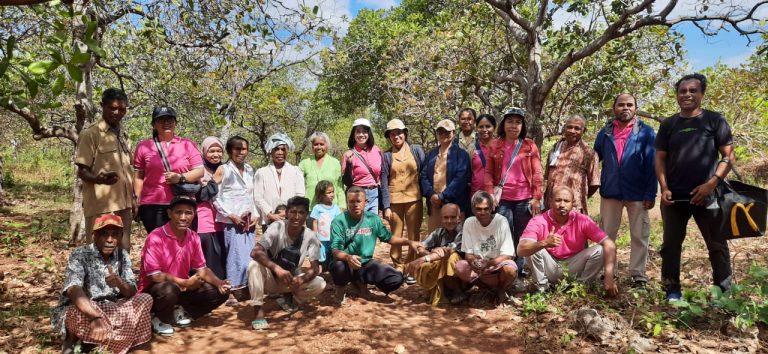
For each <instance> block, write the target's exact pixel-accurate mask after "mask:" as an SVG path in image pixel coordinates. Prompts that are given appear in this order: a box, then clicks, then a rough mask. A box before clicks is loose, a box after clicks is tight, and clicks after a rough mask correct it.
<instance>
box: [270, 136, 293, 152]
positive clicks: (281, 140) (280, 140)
mask: <svg viewBox="0 0 768 354" xmlns="http://www.w3.org/2000/svg"><path fill="white" fill-rule="evenodd" d="M280 145H288V151H291V150H293V149H294V146H293V141H291V138H289V137H288V135H287V134H285V133H275V134H272V136H270V137H269V139H267V142H266V143H265V144H264V150H265V151H266V152H267V154H271V153H272V150H274V149H275V148H276V147H278V146H280Z"/></svg>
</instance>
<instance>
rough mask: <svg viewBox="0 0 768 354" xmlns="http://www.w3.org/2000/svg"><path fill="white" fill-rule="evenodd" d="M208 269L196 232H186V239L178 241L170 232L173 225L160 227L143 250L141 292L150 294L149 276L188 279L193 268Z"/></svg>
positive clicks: (140, 273)
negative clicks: (166, 274)
mask: <svg viewBox="0 0 768 354" xmlns="http://www.w3.org/2000/svg"><path fill="white" fill-rule="evenodd" d="M203 268H205V258H204V257H203V248H202V247H201V246H200V236H198V234H197V232H194V231H192V230H191V229H187V231H186V235H185V237H184V239H183V240H179V239H178V238H177V237H176V235H175V234H174V233H173V230H172V229H171V225H170V223H168V224H165V225H163V226H162V227H158V228H156V229H155V230H153V231H152V232H150V233H149V235H147V240H146V241H145V242H144V248H143V249H142V250H141V269H140V272H139V291H147V290H149V287H151V286H152V283H153V282H152V280H150V279H149V277H150V276H152V275H154V274H157V273H161V272H162V273H168V274H170V275H173V276H175V277H177V278H181V279H187V278H189V271H190V270H192V269H203Z"/></svg>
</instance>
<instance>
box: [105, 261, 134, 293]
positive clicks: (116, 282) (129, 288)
mask: <svg viewBox="0 0 768 354" xmlns="http://www.w3.org/2000/svg"><path fill="white" fill-rule="evenodd" d="M107 271H108V275H107V277H106V279H105V281H106V283H107V285H109V286H110V287H112V288H117V289H118V290H119V291H120V295H121V296H122V297H123V298H126V299H127V298H130V297H132V296H133V295H136V287H135V286H133V285H131V284H128V283H127V282H126V281H125V280H123V278H121V277H120V276H119V275H117V274H115V272H114V271H113V270H112V266H111V265H107Z"/></svg>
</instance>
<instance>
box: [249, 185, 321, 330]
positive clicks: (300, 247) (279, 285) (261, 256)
mask: <svg viewBox="0 0 768 354" xmlns="http://www.w3.org/2000/svg"><path fill="white" fill-rule="evenodd" d="M287 205H288V206H287V210H286V213H285V219H283V220H278V221H275V222H273V223H272V224H270V225H269V227H268V228H267V230H266V231H265V232H264V235H263V237H262V238H261V241H259V243H257V244H256V247H254V248H253V251H251V258H253V259H254V260H253V261H251V263H250V264H249V265H248V288H249V290H250V293H251V305H253V310H254V313H255V314H256V319H254V320H253V321H252V322H251V327H253V329H256V330H264V329H267V328H269V324H268V323H267V320H266V318H265V317H264V309H263V306H262V305H264V295H265V293H266V294H270V293H279V294H282V295H283V297H282V298H280V299H278V305H280V307H282V308H283V309H284V310H286V311H288V312H295V311H297V310H298V306H297V305H298V304H301V303H304V302H306V301H308V300H310V299H312V298H314V297H315V296H317V295H319V294H320V293H321V292H323V289H325V280H323V278H321V277H318V276H317V275H318V274H320V261H318V259H319V258H320V240H318V238H317V237H316V236H315V233H314V232H313V231H312V230H310V229H308V228H307V227H306V225H307V215H309V199H307V198H304V197H299V196H296V197H292V198H290V199H288V202H287ZM304 260H309V264H310V267H309V269H308V270H306V271H304V270H303V269H302V265H303V264H304Z"/></svg>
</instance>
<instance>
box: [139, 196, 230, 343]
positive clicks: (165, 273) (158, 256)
mask: <svg viewBox="0 0 768 354" xmlns="http://www.w3.org/2000/svg"><path fill="white" fill-rule="evenodd" d="M196 208H197V202H195V199H194V198H192V197H189V196H177V197H174V198H173V200H171V203H170V205H169V207H168V209H167V213H168V217H169V218H170V221H169V222H168V223H167V224H165V225H163V226H161V227H158V228H156V229H155V230H153V231H152V232H150V233H149V235H147V239H146V241H145V242H144V248H143V249H142V250H141V268H140V271H139V287H138V290H139V292H144V293H148V294H150V295H152V298H153V301H154V302H153V304H152V312H153V313H154V317H153V318H152V329H153V330H154V331H155V332H156V333H157V334H159V335H163V336H170V335H173V332H174V330H173V327H171V324H175V325H177V326H181V327H184V326H188V325H189V324H190V323H191V322H192V321H191V319H189V317H188V316H190V317H192V318H198V317H201V316H203V315H205V314H207V313H209V312H211V311H213V309H215V308H217V307H219V305H221V304H223V303H224V301H226V300H227V294H228V293H229V288H230V284H229V282H228V281H225V280H221V279H219V277H217V276H216V274H213V272H212V271H211V270H210V269H208V267H206V265H205V258H204V257H203V249H202V247H201V246H200V237H199V236H198V234H197V232H194V231H192V230H191V229H190V225H191V223H192V220H193V219H194V218H195V209H196ZM192 270H195V273H194V275H192V276H190V275H189V274H190V271H192Z"/></svg>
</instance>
